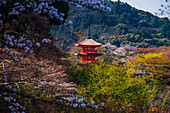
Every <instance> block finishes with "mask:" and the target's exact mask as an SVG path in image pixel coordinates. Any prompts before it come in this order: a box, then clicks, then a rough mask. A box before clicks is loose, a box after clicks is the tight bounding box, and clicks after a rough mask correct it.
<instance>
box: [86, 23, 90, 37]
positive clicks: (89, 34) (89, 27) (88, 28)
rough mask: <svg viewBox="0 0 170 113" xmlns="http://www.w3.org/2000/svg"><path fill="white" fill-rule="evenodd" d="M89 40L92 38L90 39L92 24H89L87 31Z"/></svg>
mask: <svg viewBox="0 0 170 113" xmlns="http://www.w3.org/2000/svg"><path fill="white" fill-rule="evenodd" d="M87 35H88V36H87V39H90V38H91V37H90V24H89V26H88V31H87Z"/></svg>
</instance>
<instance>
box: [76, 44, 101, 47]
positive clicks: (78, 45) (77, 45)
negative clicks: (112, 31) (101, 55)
mask: <svg viewBox="0 0 170 113" xmlns="http://www.w3.org/2000/svg"><path fill="white" fill-rule="evenodd" d="M75 46H76V47H82V46H93V47H100V46H102V45H83V44H75Z"/></svg>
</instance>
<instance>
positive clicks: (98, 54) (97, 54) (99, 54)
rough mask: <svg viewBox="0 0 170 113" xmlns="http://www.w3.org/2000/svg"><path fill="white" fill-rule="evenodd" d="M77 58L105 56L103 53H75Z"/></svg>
mask: <svg viewBox="0 0 170 113" xmlns="http://www.w3.org/2000/svg"><path fill="white" fill-rule="evenodd" d="M74 55H75V56H78V55H83V56H85V55H96V56H101V55H103V54H102V53H74Z"/></svg>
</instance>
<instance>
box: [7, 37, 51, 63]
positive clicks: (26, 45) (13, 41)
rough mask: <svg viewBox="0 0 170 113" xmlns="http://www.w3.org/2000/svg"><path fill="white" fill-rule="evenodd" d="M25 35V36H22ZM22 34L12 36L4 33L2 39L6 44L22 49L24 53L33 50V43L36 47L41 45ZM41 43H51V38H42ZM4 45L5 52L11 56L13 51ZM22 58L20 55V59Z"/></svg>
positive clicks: (30, 52) (14, 58) (16, 59)
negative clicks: (17, 36)
mask: <svg viewBox="0 0 170 113" xmlns="http://www.w3.org/2000/svg"><path fill="white" fill-rule="evenodd" d="M24 36H25V37H24ZM24 36H20V37H19V38H16V37H14V36H13V35H9V34H4V39H5V44H6V45H7V46H10V47H15V48H19V49H21V50H22V51H24V53H29V54H32V53H33V52H34V50H33V49H34V47H33V45H35V46H36V47H38V48H39V47H41V44H40V42H38V41H35V40H34V39H33V40H28V39H27V38H26V37H27V36H26V35H24ZM36 40H38V39H36ZM41 42H42V43H52V40H51V39H49V38H44V39H42V41H41ZM7 46H6V47H5V50H6V52H7V53H8V54H9V55H10V56H12V55H13V53H12V51H9V49H8V47H7ZM23 59H24V58H23V57H21V58H20V60H23ZM13 60H14V61H19V59H18V58H17V57H13Z"/></svg>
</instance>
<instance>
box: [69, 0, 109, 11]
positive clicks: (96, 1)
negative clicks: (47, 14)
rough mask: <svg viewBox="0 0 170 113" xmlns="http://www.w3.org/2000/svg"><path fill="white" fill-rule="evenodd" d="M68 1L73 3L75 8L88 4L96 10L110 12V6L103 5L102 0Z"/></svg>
mask: <svg viewBox="0 0 170 113" xmlns="http://www.w3.org/2000/svg"><path fill="white" fill-rule="evenodd" d="M69 3H70V4H72V5H75V6H76V7H77V8H82V6H89V7H92V8H94V9H97V10H102V11H106V12H110V11H111V8H110V7H107V6H105V5H104V3H105V1H104V0H69Z"/></svg>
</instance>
